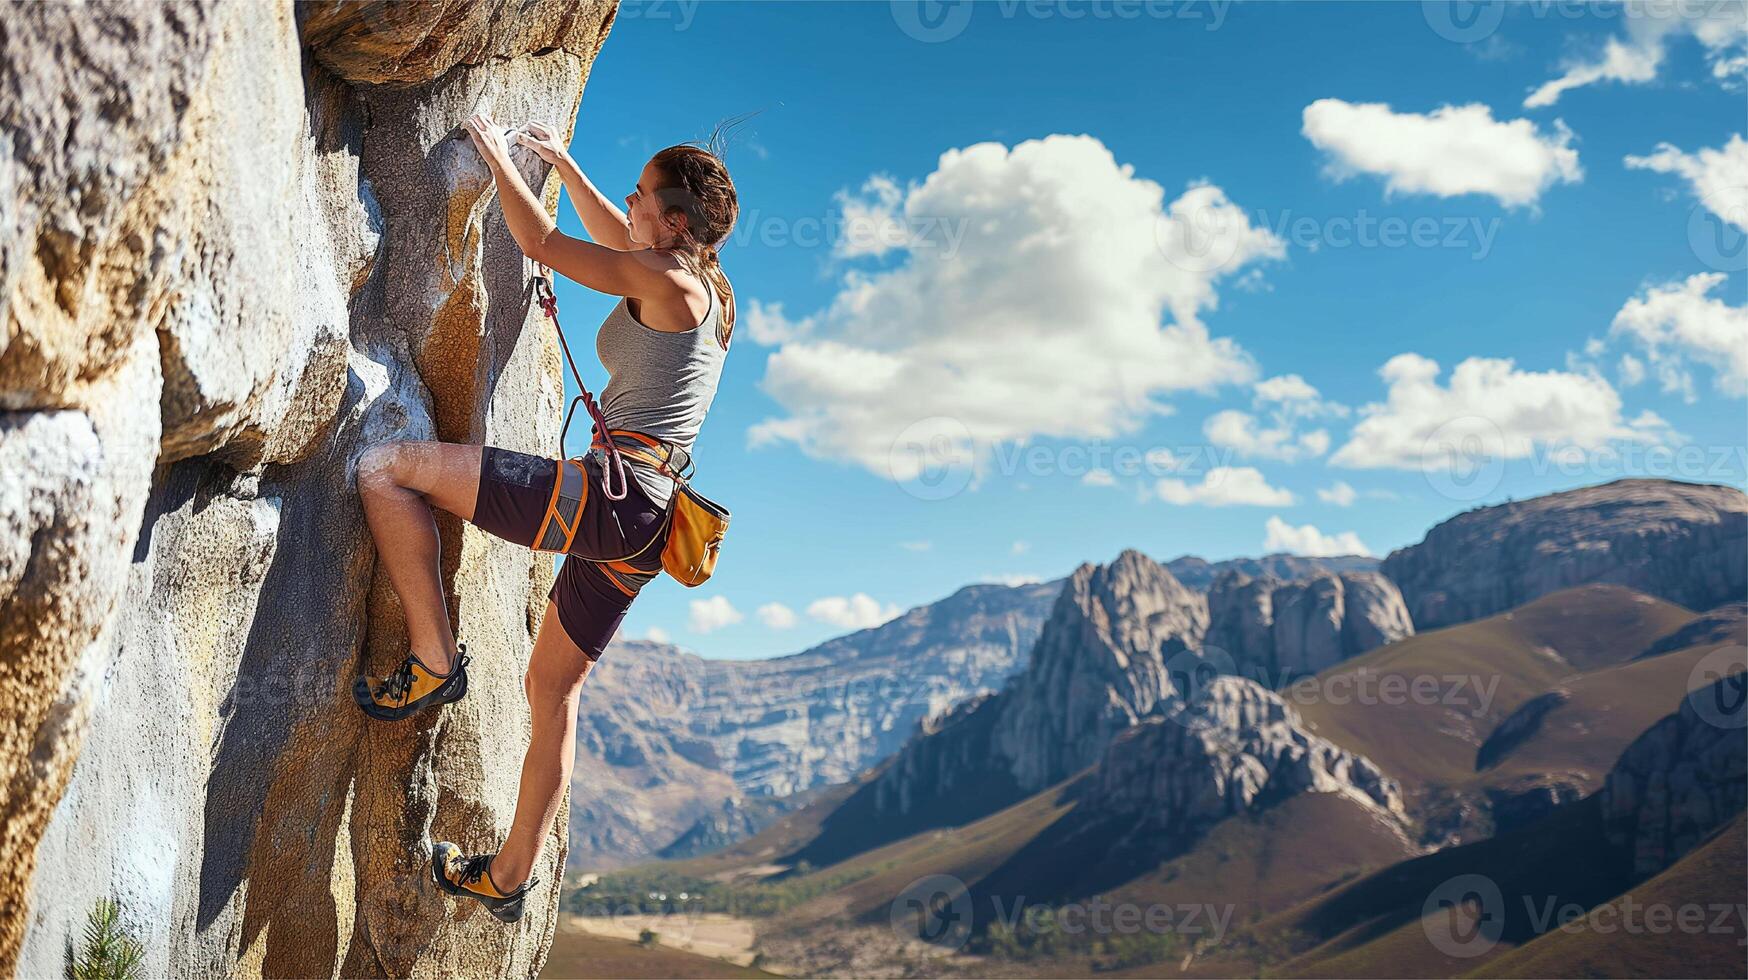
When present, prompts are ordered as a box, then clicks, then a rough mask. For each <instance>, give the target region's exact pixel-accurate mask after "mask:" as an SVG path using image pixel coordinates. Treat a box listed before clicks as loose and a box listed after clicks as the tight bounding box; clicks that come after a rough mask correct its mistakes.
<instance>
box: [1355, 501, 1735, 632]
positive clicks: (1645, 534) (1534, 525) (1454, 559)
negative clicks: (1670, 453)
mask: <svg viewBox="0 0 1748 980" xmlns="http://www.w3.org/2000/svg"><path fill="white" fill-rule="evenodd" d="M1382 570H1383V572H1384V574H1385V575H1387V576H1388V577H1389V578H1390V580H1391V581H1393V582H1395V583H1396V586H1397V587H1398V588H1399V589H1401V591H1402V596H1403V598H1404V599H1405V600H1406V601H1407V604H1408V610H1409V612H1410V613H1411V614H1412V615H1413V617H1414V625H1415V626H1416V628H1418V629H1421V630H1427V629H1432V628H1434V627H1439V626H1449V625H1452V624H1454V623H1461V622H1468V621H1469V620H1473V619H1480V618H1482V617H1484V616H1491V615H1492V614H1494V613H1496V612H1503V611H1504V610H1506V609H1510V608H1512V607H1513V606H1519V605H1522V604H1524V603H1526V602H1529V601H1531V600H1532V599H1537V598H1540V597H1541V596H1544V595H1547V594H1548V593H1550V592H1557V591H1559V590H1560V589H1564V588H1569V587H1571V586H1574V585H1586V584H1591V583H1609V584H1614V585H1624V586H1627V587H1629V588H1632V589H1637V590H1638V591H1640V592H1644V593H1647V594H1649V595H1654V596H1657V597H1658V598H1661V599H1667V600H1669V601H1671V602H1675V603H1679V604H1681V605H1683V606H1686V607H1688V608H1689V609H1709V608H1711V607H1712V606H1715V605H1718V604H1719V603H1723V602H1728V601H1730V600H1733V599H1740V598H1741V597H1742V596H1743V594H1744V593H1748V496H1744V495H1743V493H1742V492H1741V491H1740V490H1737V489H1735V488H1733V487H1724V486H1713V485H1710V484H1698V483H1679V482H1676V481H1673V480H1642V479H1635V480H1616V481H1614V482H1613V483H1605V484H1602V485H1600V486H1594V487H1582V488H1580V489H1576V490H1567V491H1564V492H1561V493H1553V494H1548V495H1547V496H1544V497H1536V498H1534V499H1531V500H1518V501H1512V502H1510V503H1505V504H1499V505H1496V506H1492V507H1481V508H1477V509H1475V510H1471V511H1469V512H1467V513H1464V514H1458V515H1457V516H1456V517H1453V518H1451V519H1450V520H1448V521H1445V522H1444V523H1442V524H1440V525H1438V526H1437V527H1434V528H1433V529H1432V530H1431V531H1428V532H1427V535H1426V538H1425V539H1424V540H1423V541H1421V543H1419V544H1417V545H1413V546H1411V547H1407V548H1402V549H1399V550H1397V551H1395V552H1392V553H1391V555H1390V556H1389V557H1388V558H1386V559H1384V564H1383V566H1382Z"/></svg>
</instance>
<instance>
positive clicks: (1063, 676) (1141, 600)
mask: <svg viewBox="0 0 1748 980" xmlns="http://www.w3.org/2000/svg"><path fill="white" fill-rule="evenodd" d="M1207 625H1208V610H1207V604H1206V600H1205V599H1204V598H1203V597H1202V596H1201V595H1200V594H1199V593H1196V592H1192V591H1191V590H1189V589H1186V588H1184V586H1183V585H1182V584H1180V583H1179V582H1178V581H1177V579H1175V578H1173V577H1172V574H1171V573H1170V572H1169V571H1166V569H1165V566H1163V565H1160V564H1159V563H1157V562H1155V561H1153V560H1152V559H1150V558H1148V557H1147V556H1145V555H1143V554H1141V553H1140V552H1138V551H1134V550H1126V551H1124V552H1122V553H1121V554H1120V555H1118V556H1117V558H1116V560H1115V561H1113V562H1111V563H1110V564H1109V565H1103V566H1096V565H1092V564H1090V563H1089V564H1083V565H1081V566H1080V567H1079V568H1077V569H1075V571H1074V574H1072V575H1070V576H1069V578H1068V582H1067V584H1066V585H1065V586H1063V589H1062V593H1061V595H1060V596H1059V597H1058V598H1057V600H1056V606H1055V609H1054V610H1052V612H1051V614H1050V619H1049V621H1048V622H1046V623H1045V625H1044V629H1043V632H1042V634H1041V635H1040V636H1039V637H1038V643H1037V645H1036V646H1035V647H1034V648H1033V649H1032V653H1031V657H1030V658H1029V660H1028V662H1027V664H1026V668H1025V670H1024V672H1022V673H1020V674H1018V675H1016V676H1015V677H1014V679H1013V680H1012V681H1011V682H1010V683H1009V685H1008V686H1007V687H1006V688H1005V689H1004V690H1003V691H1002V692H1001V693H999V694H997V695H993V696H991V697H989V698H986V699H983V700H981V701H978V702H974V703H969V704H966V705H964V706H962V707H961V708H959V709H958V710H956V711H954V712H952V713H951V714H950V715H948V716H946V717H944V718H940V719H935V720H934V721H932V722H931V723H930V724H929V725H927V726H925V727H924V728H923V729H922V731H921V732H920V733H919V734H918V736H917V737H916V738H915V739H913V740H912V741H911V742H910V743H908V744H907V745H906V746H905V747H904V749H903V750H902V751H900V752H899V753H898V755H896V756H895V757H894V758H893V760H892V763H891V765H889V766H888V767H887V768H886V770H885V771H884V772H882V773H881V775H880V776H879V778H878V779H877V780H876V781H875V782H874V783H873V784H872V787H871V792H872V793H873V794H874V797H873V804H874V810H875V812H877V813H883V814H891V815H896V816H905V815H907V814H910V813H911V812H912V811H918V810H925V809H929V808H932V807H934V806H935V805H936V804H937V803H938V802H939V801H942V800H944V799H946V798H949V797H953V796H954V795H955V794H957V793H961V792H964V791H965V788H966V787H969V786H973V785H979V784H985V785H987V781H988V780H990V779H992V778H993V779H994V780H995V785H997V786H999V787H1000V790H1001V791H1002V792H1005V793H1006V794H1007V795H1010V796H1013V795H1026V794H1029V793H1032V792H1036V791H1037V790H1040V789H1043V788H1044V787H1046V786H1049V785H1051V784H1052V783H1055V782H1057V781H1059V780H1061V779H1063V778H1064V777H1066V776H1069V775H1071V774H1073V773H1075V772H1077V771H1079V770H1081V769H1083V768H1085V767H1087V766H1089V765H1092V764H1093V763H1094V762H1096V761H1098V758H1099V756H1100V755H1101V754H1102V753H1103V752H1104V750H1105V747H1106V746H1107V745H1109V744H1110V741H1111V739H1112V738H1113V737H1115V736H1116V735H1117V733H1119V732H1121V731H1124V730H1125V729H1128V728H1130V727H1132V726H1133V725H1135V724H1136V723H1137V722H1139V721H1140V720H1141V719H1142V718H1144V717H1146V716H1148V715H1150V714H1152V713H1154V712H1155V711H1157V710H1160V709H1161V708H1163V707H1165V706H1166V704H1167V702H1168V701H1175V700H1176V699H1177V688H1176V686H1175V685H1176V684H1177V683H1178V682H1177V681H1175V680H1174V679H1173V674H1172V669H1173V668H1177V669H1181V668H1183V667H1184V666H1185V664H1186V661H1190V660H1194V659H1195V658H1196V652H1195V651H1196V648H1197V647H1198V645H1199V643H1200V641H1201V636H1202V633H1203V631H1204V630H1206V629H1207ZM1168 665H1169V666H1168ZM990 802H992V803H995V805H1000V803H999V802H997V797H996V796H994V795H992V796H990Z"/></svg>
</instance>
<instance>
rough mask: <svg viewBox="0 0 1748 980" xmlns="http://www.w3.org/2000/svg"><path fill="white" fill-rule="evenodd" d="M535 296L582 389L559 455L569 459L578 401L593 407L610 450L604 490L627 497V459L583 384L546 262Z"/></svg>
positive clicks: (571, 409) (569, 413) (610, 497)
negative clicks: (615, 482) (567, 439)
mask: <svg viewBox="0 0 1748 980" xmlns="http://www.w3.org/2000/svg"><path fill="white" fill-rule="evenodd" d="M534 297H535V299H537V300H539V301H540V308H541V309H542V310H545V311H546V317H547V319H549V320H551V321H552V329H553V332H555V333H557V334H558V346H559V349H560V350H562V351H564V361H565V364H567V365H569V366H570V370H571V378H572V379H573V380H575V381H576V383H577V391H578V392H580V394H578V395H577V396H576V397H575V398H572V399H571V403H570V405H569V406H568V407H566V408H565V410H564V428H562V429H560V430H559V432H558V454H559V457H560V458H561V459H562V458H567V457H566V455H565V437H566V436H567V435H569V434H570V431H571V418H572V416H574V415H575V414H576V411H577V403H578V402H582V403H583V406H584V407H585V408H587V409H588V410H589V417H590V418H592V419H594V420H595V432H596V433H598V434H599V436H600V439H601V442H602V443H603V448H604V449H605V451H606V457H607V462H606V465H604V466H603V467H602V472H601V484H602V486H601V492H602V493H604V494H606V495H607V499H608V500H624V499H625V494H626V491H628V490H629V489H630V488H631V486H630V484H629V483H628V482H627V480H628V478H627V475H626V473H625V459H624V457H622V456H621V455H620V454H619V444H618V443H617V442H616V441H615V440H614V439H613V438H612V437H610V436H609V435H608V434H607V432H608V429H607V416H606V415H604V414H602V412H601V406H599V405H597V404H595V396H594V395H592V394H590V393H589V389H588V386H586V385H584V384H583V376H582V374H581V373H580V372H578V371H577V362H576V359H575V358H573V357H571V346H570V344H567V343H565V339H564V328H563V327H561V326H559V323H558V295H557V294H556V293H554V292H553V291H552V271H551V270H550V269H548V268H547V267H546V266H544V265H543V266H541V267H540V273H539V274H538V275H536V276H535V277H534ZM591 445H592V443H591ZM615 473H617V474H618V476H619V492H618V493H614V492H613V477H614V474H615Z"/></svg>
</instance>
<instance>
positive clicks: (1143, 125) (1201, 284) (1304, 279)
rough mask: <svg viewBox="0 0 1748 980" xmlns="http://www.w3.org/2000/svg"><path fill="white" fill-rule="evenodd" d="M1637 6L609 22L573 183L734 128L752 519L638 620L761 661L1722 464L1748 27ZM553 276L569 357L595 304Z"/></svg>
mask: <svg viewBox="0 0 1748 980" xmlns="http://www.w3.org/2000/svg"><path fill="white" fill-rule="evenodd" d="M1661 12H1662V13H1665V14H1675V15H1678V16H1663V17H1651V16H1644V15H1642V13H1641V12H1640V11H1637V10H1625V9H1622V8H1614V7H1607V6H1603V5H1595V4H1559V5H1548V4H1542V5H1532V6H1518V7H1512V8H1509V9H1506V8H1504V7H1500V6H1497V5H1489V4H1480V5H1464V6H1463V9H1462V10H1460V11H1459V12H1458V17H1457V19H1454V20H1452V19H1447V18H1446V17H1445V16H1444V14H1443V12H1442V10H1441V9H1440V8H1437V7H1433V8H1425V7H1423V5H1421V4H1419V3H1392V4H1368V5H1357V6H1339V5H1332V4H1315V5H1311V4H1304V5H1275V4H1247V5H1231V4H1208V3H1153V4H1144V3H1133V4H1124V3H1121V2H1118V3H1111V2H1103V3H1023V4H1021V3H1002V2H989V3H981V4H978V5H976V6H975V7H961V5H958V4H934V3H924V4H921V5H920V7H919V6H918V5H915V4H907V3H897V4H888V3H859V4H833V3H786V4H772V5H759V4H741V3H701V4H698V3H677V2H645V3H636V2H627V3H626V4H624V6H623V7H622V8H621V13H620V14H619V17H618V20H617V22H616V24H615V26H614V29H613V33H612V35H611V37H610V38H609V39H608V41H607V44H606V47H605V48H604V49H603V51H602V52H601V55H600V57H599V59H598V60H597V61H596V64H595V68H594V73H593V77H592V78H591V80H590V82H589V85H588V90H587V92H586V94H585V97H584V100H583V106H582V110H581V112H580V113H579V117H578V120H577V128H576V135H575V138H574V140H573V142H572V145H571V151H572V154H573V155H574V156H575V157H576V158H577V160H578V162H579V163H580V164H581V165H582V167H583V169H584V171H585V172H587V173H588V174H589V175H590V176H591V178H592V179H593V180H594V181H595V182H596V183H597V185H599V186H601V187H602V189H603V190H605V191H607V192H608V193H610V194H613V195H622V194H623V193H624V192H625V191H627V190H628V189H629V188H630V186H631V184H632V183H633V182H634V181H635V179H636V176H637V174H638V171H639V169H640V168H641V166H642V164H643V163H644V162H645V160H647V158H648V156H649V155H650V154H651V153H652V152H653V151H655V150H656V149H659V148H660V147H662V146H665V145H668V144H669V143H673V142H678V141H680V140H684V139H691V138H697V137H701V136H703V135H705V134H706V133H707V132H708V130H709V129H710V126H711V124H712V123H714V122H715V121H716V120H718V119H722V118H726V117H730V116H734V115H736V114H740V113H745V112H749V111H755V110H757V111H759V115H757V116H756V117H755V118H754V119H752V120H751V121H750V122H749V123H748V124H746V125H745V126H744V127H743V128H742V129H741V131H740V134H739V137H738V141H737V142H736V143H735V144H734V145H733V146H732V148H731V149H730V151H729V152H728V154H727V161H728V164H729V166H730V169H731V170H732V172H733V174H734V176H735V179H736V183H737V186H738V189H739V193H740V201H741V206H742V218H741V226H740V228H739V229H738V230H737V232H736V234H735V237H734V239H733V240H732V242H731V244H730V245H729V246H728V247H727V248H725V249H724V251H723V253H722V254H723V264H724V266H725V268H726V269H727V270H728V272H729V274H730V276H731V277H732V279H733V281H734V284H735V288H736V292H737V296H738V297H739V300H740V309H741V321H740V324H739V326H738V328H737V332H736V335H735V341H734V345H733V347H732V348H731V350H730V354H729V358H728V361H727V367H726V369H725V374H724V379H723V384H722V388H721V390H720V393H719V394H718V396H717V399H716V401H715V404H714V406H713V408H712V409H711V412H710V415H709V417H708V419H707V420H706V422H705V424H704V428H703V431H702V434H701V436H700V439H699V443H698V446H697V457H698V462H699V477H698V481H697V482H698V486H699V488H700V489H701V490H703V491H704V492H705V493H706V494H708V495H710V496H712V497H714V498H717V499H720V500H721V501H723V502H724V503H725V504H726V505H728V506H729V507H730V508H731V509H732V511H733V515H734V517H733V524H732V526H731V530H730V533H729V537H728V539H727V542H726V545H725V549H724V553H723V557H722V560H721V564H720V566H719V568H718V571H717V573H716V576H715V577H714V578H713V579H712V580H711V581H710V582H709V583H707V584H706V585H705V586H703V587H701V588H698V589H687V588H684V587H682V586H680V585H678V584H677V583H675V582H673V581H671V580H668V579H666V578H663V579H659V580H657V581H656V582H655V583H653V584H652V585H651V586H650V587H648V588H647V589H646V590H645V591H644V593H643V594H642V595H641V596H640V597H639V599H638V600H637V602H636V604H635V605H634V606H633V607H632V610H631V612H630V613H629V614H628V616H627V619H626V622H625V625H624V626H623V627H622V633H621V636H622V637H623V636H629V637H646V636H651V635H652V632H651V631H652V630H655V631H657V632H656V633H654V634H653V635H655V636H658V637H662V638H666V639H669V640H671V641H672V642H675V643H678V644H680V645H682V646H684V647H687V648H689V649H692V650H696V651H698V652H700V653H702V654H704V655H706V656H713V657H734V658H740V657H761V656H775V655H780V654H785V653H791V652H795V651H798V650H801V649H805V648H806V647H808V646H811V645H813V644H814V643H817V642H819V641H821V640H823V639H825V638H828V637H830V636H834V635H838V634H840V633H844V632H847V631H849V629H851V628H853V627H854V626H856V625H857V624H863V623H872V622H875V621H878V620H879V619H881V618H882V617H885V616H889V615H890V614H891V613H892V612H893V611H894V610H903V609H905V608H908V607H910V606H913V605H917V604H920V603H925V602H930V601H933V600H936V599H938V598H941V597H942V596H945V595H947V594H950V593H951V592H953V591H954V590H956V589H958V588H959V587H961V586H963V585H965V584H968V583H971V582H976V581H996V580H1002V579H1024V578H1053V577H1056V576H1060V575H1064V574H1067V573H1068V572H1070V571H1071V570H1072V569H1073V568H1074V567H1075V565H1077V564H1078V563H1080V562H1082V561H1094V562H1103V561H1108V560H1110V558H1112V557H1113V556H1114V555H1116V554H1117V552H1118V551H1120V550H1121V549H1123V548H1127V547H1134V548H1139V549H1141V550H1142V551H1144V552H1146V553H1147V554H1150V555H1152V556H1154V557H1155V558H1158V559H1161V560H1166V559H1170V558H1173V557H1176V556H1178V555H1181V554H1186V553H1189V554H1199V555H1203V556H1205V557H1208V558H1211V559H1219V558H1227V557H1234V556H1239V555H1255V554H1262V553H1264V552H1265V551H1273V550H1298V551H1301V552H1315V551H1319V550H1330V549H1334V550H1351V549H1352V547H1353V546H1354V545H1355V544H1356V543H1357V544H1359V545H1361V546H1363V547H1364V548H1365V549H1366V550H1367V551H1369V552H1371V553H1374V554H1377V555H1379V556H1382V555H1384V554H1387V553H1388V552H1389V551H1390V550H1391V549H1393V548H1397V547H1401V546H1403V545H1407V544H1412V543H1414V542H1416V541H1418V540H1419V539H1420V538H1421V536H1422V535H1423V534H1424V533H1425V531H1426V530H1427V529H1428V528H1429V527H1430V526H1432V525H1433V524H1435V523H1437V522H1438V521H1440V520H1443V519H1444V518H1447V517H1449V516H1451V515H1453V514H1455V513H1458V512H1460V511H1463V510H1466V509H1469V508H1470V507H1473V506H1477V505H1481V504H1488V503H1496V502H1499V501H1502V500H1506V499H1509V498H1514V497H1516V498H1521V497H1526V496H1533V495H1537V494H1541V493H1546V492H1549V491H1553V490H1558V489H1563V488H1568V487H1573V486H1582V485H1588V484H1593V483H1599V482H1605V481H1607V480H1609V479H1612V478H1614V477H1617V476H1627V475H1642V474H1651V475H1673V476H1678V477H1680V478H1685V479H1692V480H1704V481H1710V482H1725V483H1732V484H1736V485H1741V484H1743V483H1744V481H1745V479H1748V477H1745V475H1744V464H1743V451H1742V448H1741V447H1742V444H1743V443H1744V429H1745V424H1744V423H1745V417H1744V401H1743V397H1742V391H1743V385H1744V377H1743V371H1744V361H1745V359H1748V353H1745V352H1744V351H1743V346H1744V344H1748V326H1745V323H1744V313H1743V309H1742V307H1743V293H1744V288H1745V278H1744V273H1743V272H1742V271H1741V270H1742V267H1743V256H1744V254H1745V251H1748V250H1745V247H1744V244H1743V236H1742V227H1743V224H1744V223H1745V220H1748V219H1745V214H1748V191H1744V188H1745V187H1748V145H1744V144H1743V143H1742V142H1741V136H1740V134H1741V133H1742V132H1743V129H1744V116H1745V113H1744V107H1745V106H1744V101H1743V92H1742V73H1741V72H1742V65H1743V63H1742V62H1741V61H1740V60H1738V59H1741V58H1742V57H1743V55H1742V37H1743V29H1742V28H1741V27H1740V25H1739V23H1737V18H1738V17H1739V13H1740V11H1739V9H1736V8H1731V7H1728V6H1720V5H1719V4H1699V3H1692V4H1686V5H1680V4H1674V5H1665V9H1664V10H1662V11H1661ZM1684 14H1685V15H1693V16H1688V17H1682V16H1679V15H1684ZM907 27H908V28H909V31H908V32H907V30H906V28H907ZM919 38H920V39H919ZM1557 80H1564V81H1563V82H1559V83H1558V84H1554V85H1552V86H1550V84H1549V83H1555V82H1556V81H1557ZM1733 140H1734V141H1735V142H1732V141H1733ZM980 144H996V145H993V146H991V145H980ZM871 181H872V182H871ZM560 226H561V228H563V229H564V230H566V231H567V232H570V233H572V234H579V235H580V234H581V233H582V230H581V226H580V224H579V222H578V221H577V220H576V217H575V215H574V213H573V212H571V210H570V205H569V203H568V201H567V202H566V203H565V204H563V205H562V207H561V215H560ZM559 297H560V303H561V305H562V307H563V311H564V317H565V320H566V323H567V324H568V330H569V331H570V332H571V335H572V339H573V343H574V346H575V349H577V350H578V351H591V350H592V349H593V345H592V343H590V342H589V340H590V339H591V338H592V337H593V334H594V331H595V329H596V326H597V325H598V324H599V322H600V320H601V318H602V317H603V316H604V315H605V314H606V312H607V310H608V309H609V307H610V306H611V304H612V302H613V300H612V298H609V297H603V296H600V295H597V294H593V293H590V292H589V291H588V290H585V289H583V288H581V287H578V286H575V285H573V284H570V283H562V284H561V285H560V291H559ZM1507 362H1509V363H1507ZM1435 364H1436V368H1435V366H1434V365H1435ZM1386 365H1388V367H1386ZM1459 365H1462V367H1459ZM584 372H585V379H586V380H587V381H588V382H589V384H590V386H591V388H593V389H594V390H596V391H599V390H600V387H601V386H602V385H603V384H604V383H605V380H606V379H605V373H604V371H603V370H602V369H601V367H600V365H599V363H598V362H595V361H593V359H592V358H590V359H588V360H587V362H586V363H585V364H584ZM1647 413H1650V414H1647ZM894 446H897V447H898V448H897V449H896V450H894V449H893V448H892V447H894ZM1119 449H1122V450H1123V452H1124V453H1126V456H1123V457H1121V458H1124V459H1127V460H1128V462H1129V463H1130V464H1131V465H1130V466H1129V468H1128V470H1127V471H1122V472H1119V469H1120V467H1119V465H1118V460H1119V458H1120V457H1119V456H1118V455H1117V451H1118V450H1119ZM1016 453H1018V455H1016ZM1028 453H1030V454H1033V455H1031V456H1029V457H1028V456H1027V455H1026V454H1028ZM1101 453H1104V454H1106V455H1104V456H1102V457H1101V456H1100V454H1101ZM1101 461H1102V462H1105V463H1106V466H1105V467H1104V469H1105V470H1106V471H1107V473H1108V475H1101V474H1099V473H1094V474H1092V475H1091V476H1088V475H1087V470H1088V469H1092V468H1094V466H1095V465H1096V464H1097V463H1098V462H1101ZM1344 488H1348V489H1344ZM778 606H780V607H781V610H778V609H777V608H776V607H778ZM761 609H763V610H764V612H763V613H761ZM785 611H786V612H787V615H785V614H784V613H785ZM737 617H738V618H737Z"/></svg>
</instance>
